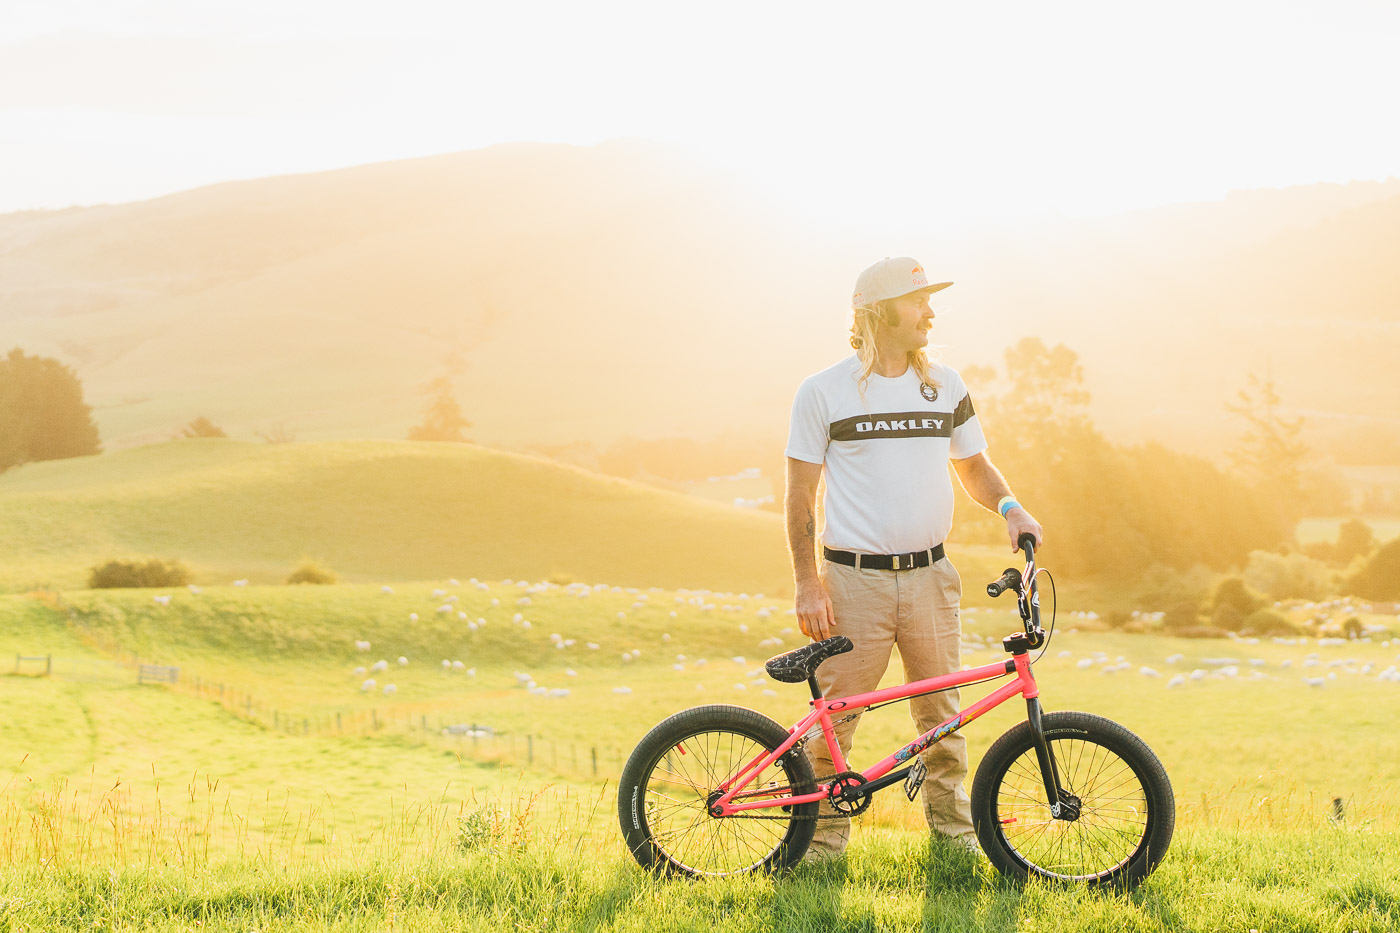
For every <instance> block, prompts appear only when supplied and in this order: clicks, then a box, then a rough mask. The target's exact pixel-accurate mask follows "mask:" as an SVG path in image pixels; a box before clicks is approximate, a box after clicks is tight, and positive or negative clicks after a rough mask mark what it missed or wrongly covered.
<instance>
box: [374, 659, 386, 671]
mask: <svg viewBox="0 0 1400 933" xmlns="http://www.w3.org/2000/svg"><path fill="white" fill-rule="evenodd" d="M388 669H389V662H388V661H385V660H384V659H382V658H381V659H380V660H378V661H375V662H374V664H372V665H371V666H370V670H372V671H387V670H388Z"/></svg>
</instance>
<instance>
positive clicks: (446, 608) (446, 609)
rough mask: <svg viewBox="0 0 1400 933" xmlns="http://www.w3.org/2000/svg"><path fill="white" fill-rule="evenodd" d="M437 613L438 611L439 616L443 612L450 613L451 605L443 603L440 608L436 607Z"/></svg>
mask: <svg viewBox="0 0 1400 933" xmlns="http://www.w3.org/2000/svg"><path fill="white" fill-rule="evenodd" d="M437 611H438V613H439V614H441V613H445V612H451V611H452V604H451V603H443V604H442V605H441V606H438V607H437Z"/></svg>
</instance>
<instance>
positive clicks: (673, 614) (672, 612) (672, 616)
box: [671, 609, 676, 619]
mask: <svg viewBox="0 0 1400 933" xmlns="http://www.w3.org/2000/svg"><path fill="white" fill-rule="evenodd" d="M675 617H676V610H674V609H672V610H671V618H673V619H674V618H675Z"/></svg>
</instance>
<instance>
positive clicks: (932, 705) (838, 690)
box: [805, 558, 975, 858]
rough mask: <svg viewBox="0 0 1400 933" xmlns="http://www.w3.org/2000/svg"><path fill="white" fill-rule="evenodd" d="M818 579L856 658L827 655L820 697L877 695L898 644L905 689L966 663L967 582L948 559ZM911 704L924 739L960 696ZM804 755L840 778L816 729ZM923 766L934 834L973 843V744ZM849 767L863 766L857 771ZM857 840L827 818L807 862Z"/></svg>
mask: <svg viewBox="0 0 1400 933" xmlns="http://www.w3.org/2000/svg"><path fill="white" fill-rule="evenodd" d="M821 573H822V579H823V582H824V583H825V584H826V591H827V593H828V595H829V596H830V597H831V605H832V608H833V610H834V612H835V617H836V625H835V628H834V630H833V632H832V634H835V635H845V636H846V637H847V638H849V639H851V641H853V642H855V650H854V651H850V652H848V653H846V654H842V655H838V656H836V657H834V658H830V659H828V660H826V661H824V662H822V666H821V667H820V668H818V669H817V683H818V684H819V685H820V686H821V690H822V695H823V696H826V697H842V696H849V695H851V694H853V693H866V692H868V691H871V690H875V689H877V688H878V687H879V686H880V678H881V677H883V676H884V673H885V669H886V668H887V667H889V663H890V650H891V648H892V647H893V646H894V645H896V644H897V645H899V654H900V657H901V658H903V660H904V677H905V682H906V683H907V682H909V681H913V680H921V679H923V678H926V677H933V676H935V675H937V674H947V673H950V672H952V671H956V670H958V668H959V667H960V666H961V664H962V660H961V653H960V651H959V647H958V641H959V634H960V624H959V621H958V600H959V599H960V598H961V596H962V580H961V578H960V577H959V576H958V571H957V570H956V569H955V568H954V567H953V565H952V563H951V562H950V561H948V560H947V559H946V558H945V559H943V560H940V561H938V562H937V563H935V564H932V565H930V566H928V567H920V568H917V569H915V570H857V569H856V568H854V567H847V566H846V565H845V564H837V563H834V562H832V561H823V562H822V570H821ZM909 707H910V709H909V712H910V715H911V716H912V717H913V719H914V724H915V726H917V727H918V732H919V733H923V732H927V731H928V730H930V729H932V728H933V727H935V726H937V725H938V724H939V723H941V722H943V721H944V720H946V719H948V718H950V717H952V716H953V714H954V713H956V712H957V711H958V709H959V706H958V691H957V690H948V691H945V692H943V693H935V694H930V695H928V696H922V697H915V698H914V699H913V700H910V701H909ZM841 718H843V716H842V714H841V713H839V712H838V713H835V714H833V719H841ZM857 725H859V718H856V719H852V720H850V721H847V722H844V723H841V724H840V725H837V726H836V727H835V729H836V737H837V741H838V742H839V743H840V745H841V754H842V755H843V756H846V758H847V764H848V766H850V765H851V762H850V758H849V756H850V750H851V745H852V738H853V736H854V733H855V729H856V726H857ZM911 738H912V736H911ZM805 748H806V752H807V757H808V758H809V759H810V760H811V762H812V766H813V768H814V769H815V770H816V773H817V777H818V778H819V779H820V778H824V777H828V776H830V775H831V774H833V773H834V769H833V767H832V763H831V753H830V751H829V750H828V749H827V745H826V740H825V739H824V738H823V737H822V736H821V732H820V731H819V730H816V731H814V732H813V733H811V734H810V737H809V738H808V740H807V743H806V746H805ZM891 751H893V749H883V748H882V749H875V750H873V752H872V755H871V756H867V757H866V758H862V759H861V761H860V762H859V764H860V765H861V766H863V767H869V766H870V765H872V764H874V763H875V761H877V760H879V758H883V757H884V756H885V755H886V754H888V753H889V752H891ZM923 759H924V764H925V765H926V766H927V768H928V777H927V778H926V779H925V780H924V786H923V803H924V817H925V819H927V820H928V825H929V829H930V830H932V831H933V832H936V833H942V834H944V835H947V836H955V837H962V838H965V839H974V838H975V835H974V831H973V828H972V807H971V804H970V803H969V801H968V798H967V792H966V791H964V790H963V779H964V778H965V777H966V776H967V741H966V740H965V739H964V738H963V737H962V735H961V734H960V733H957V732H955V733H953V734H952V735H949V736H946V737H945V738H943V739H942V740H941V741H939V742H936V743H934V744H933V745H932V746H930V747H929V748H928V749H927V750H926V751H924V753H923ZM851 770H858V768H856V767H854V766H852V767H851ZM834 812H835V811H834V810H832V809H831V806H830V804H828V803H826V802H823V803H822V805H821V813H822V814H824V815H825V814H831V813H834ZM850 834H851V821H850V820H848V819H831V820H820V821H819V822H818V823H817V835H816V838H815V839H813V840H812V846H811V849H810V850H809V854H810V856H811V857H813V858H823V857H827V856H830V855H833V854H835V853H838V852H841V851H842V850H844V849H845V847H846V843H847V841H848V840H849V839H850Z"/></svg>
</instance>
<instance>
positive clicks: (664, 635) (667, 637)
mask: <svg viewBox="0 0 1400 933" xmlns="http://www.w3.org/2000/svg"><path fill="white" fill-rule="evenodd" d="M661 640H662V641H670V640H671V633H670V632H662V633H661Z"/></svg>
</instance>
